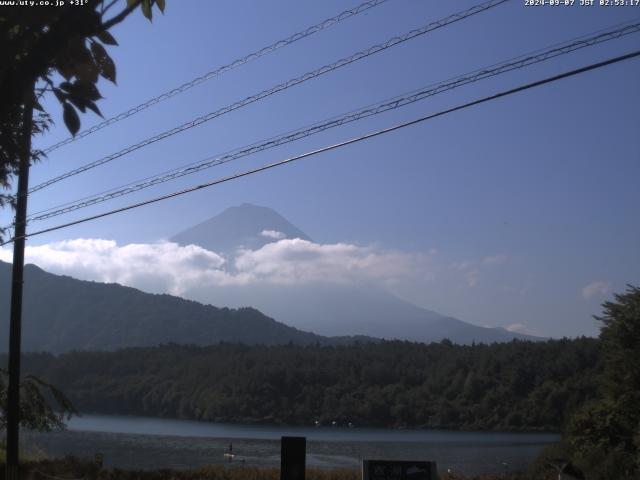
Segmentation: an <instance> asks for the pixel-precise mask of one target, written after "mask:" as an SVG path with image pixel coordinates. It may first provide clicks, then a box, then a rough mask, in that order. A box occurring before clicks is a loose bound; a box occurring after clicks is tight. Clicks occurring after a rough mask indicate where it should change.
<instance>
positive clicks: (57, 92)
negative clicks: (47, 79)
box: [53, 88, 67, 103]
mask: <svg viewBox="0 0 640 480" xmlns="http://www.w3.org/2000/svg"><path fill="white" fill-rule="evenodd" d="M53 93H54V95H55V96H56V98H57V99H58V101H59V102H60V103H64V102H66V101H67V94H66V93H64V92H63V91H62V90H60V89H59V88H54V89H53Z"/></svg>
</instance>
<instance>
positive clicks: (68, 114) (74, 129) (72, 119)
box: [62, 102, 80, 137]
mask: <svg viewBox="0 0 640 480" xmlns="http://www.w3.org/2000/svg"><path fill="white" fill-rule="evenodd" d="M62 106H63V108H64V112H63V115H62V118H63V119H64V124H65V125H66V126H67V128H68V129H69V131H70V132H71V135H73V136H74V137H75V135H76V133H78V130H80V118H78V113H77V112H76V110H75V109H74V108H73V107H72V106H71V104H70V103H67V102H65V103H63V104H62Z"/></svg>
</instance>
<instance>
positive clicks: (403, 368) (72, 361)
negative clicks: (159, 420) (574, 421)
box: [24, 338, 600, 430]
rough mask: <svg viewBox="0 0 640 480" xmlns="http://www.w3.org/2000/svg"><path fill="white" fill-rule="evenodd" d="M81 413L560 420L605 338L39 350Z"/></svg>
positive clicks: (39, 365) (581, 391) (440, 422)
mask: <svg viewBox="0 0 640 480" xmlns="http://www.w3.org/2000/svg"><path fill="white" fill-rule="evenodd" d="M24 362H25V369H26V370H29V371H32V372H34V373H37V374H39V375H42V376H43V377H45V378H47V379H49V381H51V382H53V383H55V384H56V385H58V386H59V387H60V388H61V389H62V390H63V391H65V392H66V393H67V394H68V395H69V397H70V399H71V400H72V401H73V402H74V404H76V405H77V407H78V409H79V410H80V411H81V412H100V413H119V414H136V415H149V416H162V417H176V418H189V419H199V420H210V421H222V422H255V423H286V424H299V425H309V424H313V423H314V422H315V421H316V420H318V421H320V422H321V423H323V424H330V423H331V422H333V421H336V422H337V423H338V424H339V425H342V426H344V425H347V424H348V423H349V422H352V423H353V424H355V425H357V426H387V427H430V428H462V429H479V430H486V429H501V430H558V429H560V427H561V426H562V425H563V424H564V422H565V420H566V419H567V418H568V416H569V414H571V413H572V412H573V411H574V410H575V409H576V408H577V407H579V406H580V405H582V404H583V403H584V402H585V400H588V399H590V398H592V397H593V396H594V391H595V384H594V378H595V376H596V374H597V373H598V372H599V371H600V349H599V345H598V342H597V341H596V340H594V339H588V338H580V339H576V340H566V339H565V340H556V341H548V342H544V343H541V342H535V343H534V342H521V341H514V342H511V343H504V344H493V345H483V344H480V345H473V346H458V345H453V344H450V343H449V342H443V343H438V344H430V345H424V344H416V343H409V342H382V343H378V344H356V345H353V346H337V347H322V346H307V347H297V346H293V345H290V346H272V347H267V346H245V345H238V344H220V345H216V346H209V347H195V346H179V345H165V346H161V347H156V348H133V349H125V350H120V351H117V352H109V353H107V352H103V353H98V352H75V353H68V354H63V355H60V356H57V357H56V356H53V355H51V354H44V353H43V354H30V355H27V356H26V357H25V360H24Z"/></svg>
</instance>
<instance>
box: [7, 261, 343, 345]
mask: <svg viewBox="0 0 640 480" xmlns="http://www.w3.org/2000/svg"><path fill="white" fill-rule="evenodd" d="M10 277H11V265H10V264H8V263H4V262H0V304H1V305H3V310H4V311H3V312H2V314H0V331H1V332H3V335H2V338H6V336H5V335H6V333H5V332H8V329H9V325H8V323H9V296H10ZM23 305H24V315H23V328H22V345H23V350H24V351H48V352H53V353H59V352H67V351H71V350H113V349H117V348H123V347H131V346H155V345H159V344H162V343H169V342H175V343H182V344H194V345H211V344H214V343H218V342H220V341H225V342H242V343H246V344H265V345H277V344H286V343H289V342H292V343H295V344H315V343H320V344H322V345H327V344H339V343H348V342H350V341H352V340H353V339H345V338H342V339H339V338H336V339H328V338H325V337H321V336H319V335H315V334H313V333H308V332H303V331H300V330H297V329H295V328H292V327H288V326H286V325H284V324H282V323H279V322H276V321H275V320H273V319H271V318H269V317H267V316H265V315H263V314H262V313H260V312H259V311H258V310H255V309H253V308H241V309H237V310H236V309H229V308H216V307H213V306H210V305H202V304H199V303H197V302H193V301H190V300H184V299H182V298H178V297H173V296H171V295H153V294H149V293H144V292H141V291H140V290H136V289H134V288H129V287H123V286H121V285H117V284H104V283H97V282H87V281H82V280H76V279H73V278H71V277H66V276H59V275H53V274H51V273H48V272H45V271H44V270H42V269H40V268H38V267H36V266H34V265H27V266H26V267H25V287H24V302H23ZM7 347H8V345H7V342H6V341H3V342H1V343H0V351H6V349H7Z"/></svg>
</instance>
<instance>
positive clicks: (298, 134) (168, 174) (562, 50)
mask: <svg viewBox="0 0 640 480" xmlns="http://www.w3.org/2000/svg"><path fill="white" fill-rule="evenodd" d="M639 31H640V22H638V23H635V24H625V25H623V26H618V28H614V29H610V30H606V31H602V30H601V31H600V32H601V33H598V34H596V35H592V36H590V37H585V36H583V37H580V39H578V40H573V41H569V42H564V43H562V44H555V45H553V46H551V47H547V48H546V49H541V50H537V51H535V52H532V53H529V54H525V55H521V56H519V57H516V58H512V59H510V60H506V61H503V62H501V63H497V64H493V65H491V66H489V67H485V68H483V69H479V70H475V71H473V72H470V73H466V74H463V75H460V76H457V77H454V78H450V79H448V80H444V81H442V82H439V83H435V84H431V85H429V86H427V87H424V88H422V89H420V90H414V91H412V92H409V93H406V94H403V95H400V96H397V97H394V98H391V99H387V100H384V101H382V102H379V103H376V104H373V105H369V106H366V107H363V108H360V109H358V110H353V111H351V112H349V113H345V114H342V115H340V116H335V117H332V118H330V119H327V120H323V121H322V122H318V123H315V124H313V125H311V126H306V127H303V128H301V129H298V130H293V131H289V132H287V133H284V134H281V135H278V136H275V137H271V138H269V139H267V140H263V141H261V142H256V143H253V144H251V145H249V146H245V147H241V148H239V149H236V150H232V151H231V152H228V153H225V154H222V155H216V156H213V157H209V158H207V159H204V160H201V161H198V162H194V163H190V164H188V165H184V166H182V167H178V168H175V169H172V170H169V171H165V172H162V173H160V174H157V175H154V176H151V177H147V178H144V179H141V180H138V181H136V182H131V183H129V184H126V185H123V186H120V187H116V188H113V189H110V190H107V191H104V192H101V193H99V194H95V195H90V196H87V197H84V198H81V199H78V200H74V201H72V202H67V203H64V204H61V205H57V206H54V207H51V208H48V209H46V210H42V211H39V212H35V213H33V214H31V215H30V216H29V217H28V218H27V220H28V221H29V222H35V221H41V220H46V219H49V218H52V217H56V216H59V215H63V214H65V213H69V212H73V211H75V210H79V209H81V208H85V207H89V206H91V205H95V204H98V203H102V202H105V201H107V200H111V199H114V198H118V197H121V196H124V195H128V194H131V193H134V192H137V191H140V190H143V189H145V188H149V187H152V186H154V185H159V184H161V183H165V182H168V181H170V180H174V179H177V178H180V177H183V176H186V175H191V174H194V173H197V172H200V171H202V170H205V169H208V168H212V167H214V166H217V165H222V164H224V163H228V162H230V161H233V160H237V159H239V158H242V157H245V156H248V155H252V154H254V153H258V152H261V151H264V150H268V149H271V148H274V147H277V146H280V145H284V144H287V143H291V142H293V141H296V140H299V139H302V138H305V137H308V136H311V135H314V134H317V133H320V132H323V131H326V130H329V129H331V128H335V127H339V126H341V125H345V124H347V123H351V122H355V121H358V120H361V119H363V118H367V117H370V116H373V115H378V114H380V113H383V112H387V111H390V110H395V109H397V108H400V107H403V106H406V105H410V104H412V103H415V102H417V101H420V100H424V99H426V98H429V97H432V96H434V95H437V94H440V93H443V92H446V91H449V90H453V89H455V88H458V87H461V86H463V85H467V84H470V83H474V82H477V81H480V80H483V79H486V78H490V77H494V76H496V75H500V74H503V73H506V72H510V71H513V70H516V69H520V68H524V67H527V66H530V65H534V64H537V63H541V62H544V61H547V60H549V59H552V58H556V57H558V56H560V55H566V54H568V53H571V52H574V51H576V50H579V49H582V48H585V47H590V46H593V45H597V44H600V43H603V42H606V41H609V40H612V39H615V38H620V37H623V36H625V35H629V34H632V33H637V32H639Z"/></svg>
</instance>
